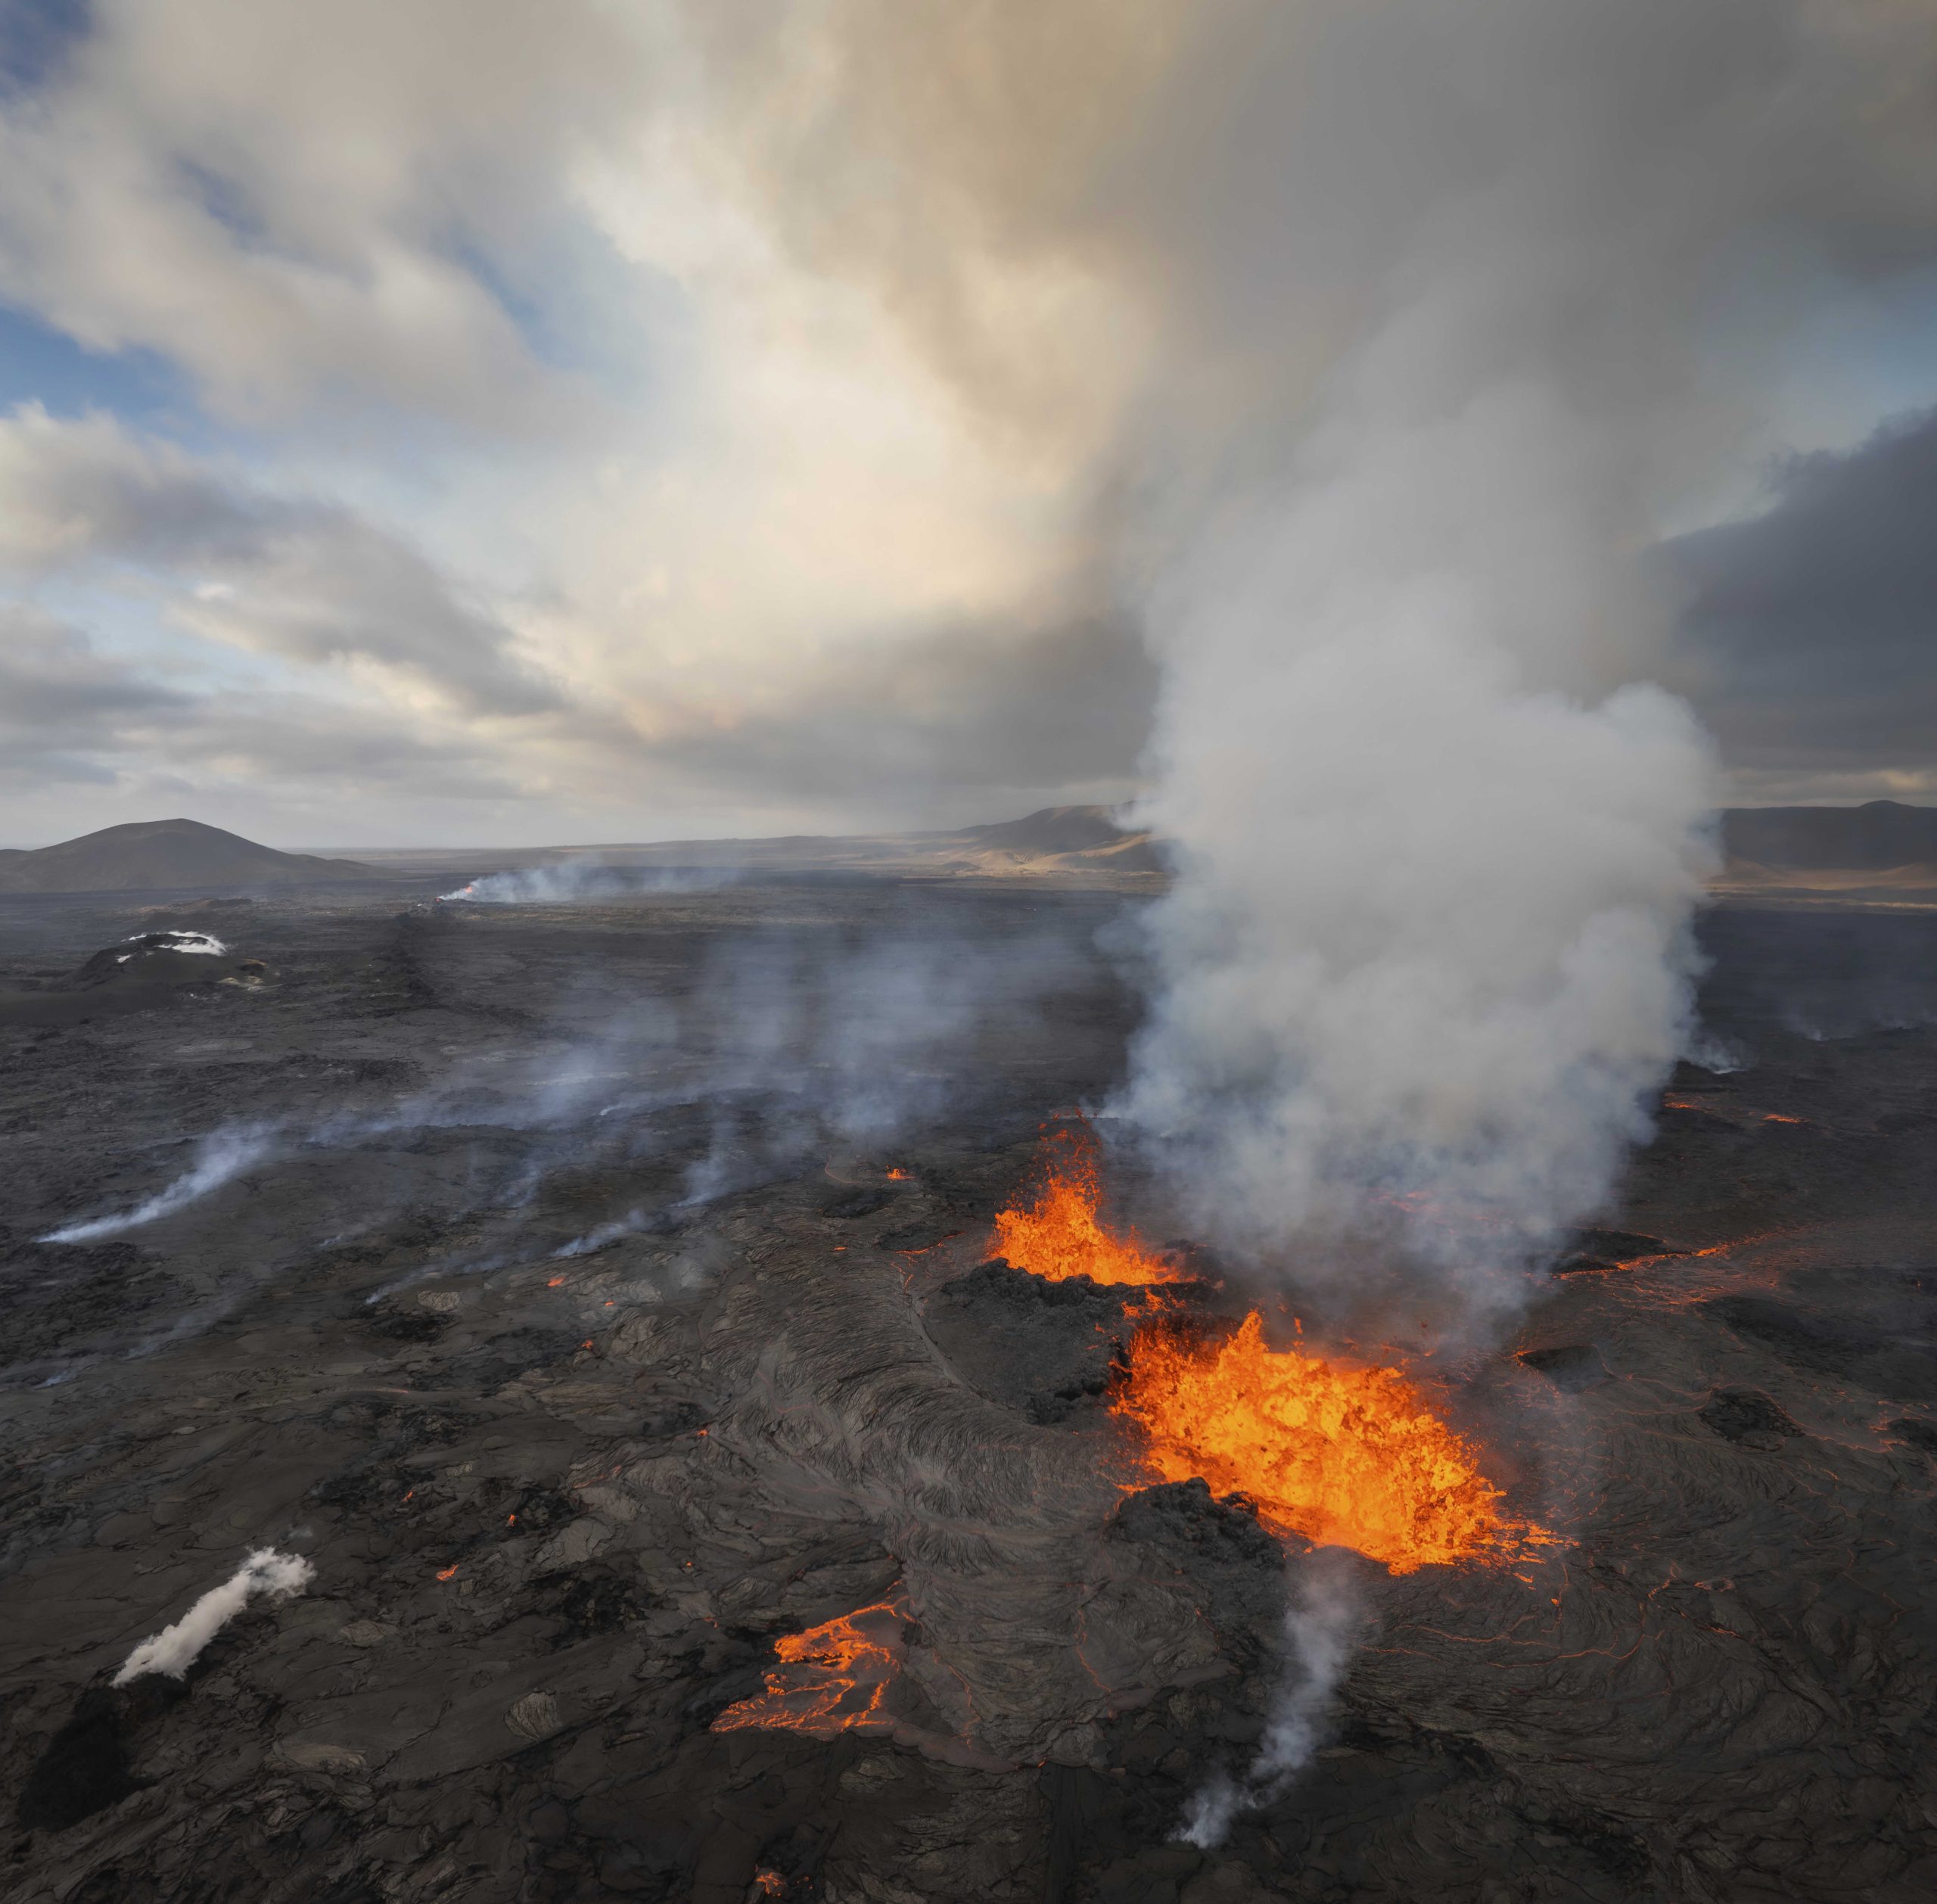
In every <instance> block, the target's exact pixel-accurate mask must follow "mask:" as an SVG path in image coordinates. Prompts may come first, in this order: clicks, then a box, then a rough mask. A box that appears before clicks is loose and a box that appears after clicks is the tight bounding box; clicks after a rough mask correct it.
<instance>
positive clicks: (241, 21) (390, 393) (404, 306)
mask: <svg viewBox="0 0 1937 1904" xmlns="http://www.w3.org/2000/svg"><path fill="white" fill-rule="evenodd" d="M89 25H90V28H91V30H90V31H89V33H87V34H86V37H85V38H83V39H80V40H79V41H78V42H70V44H69V45H67V47H66V48H65V49H64V57H63V58H61V59H59V60H58V61H50V62H43V63H42V64H43V65H44V67H45V70H44V71H43V72H42V74H41V79H42V83H41V84H40V85H39V86H38V87H37V88H36V89H33V90H30V91H27V92H23V93H21V94H19V95H17V96H16V97H15V98H13V99H11V100H10V101H7V102H6V110H5V111H4V113H0V294H4V295H5V296H6V297H8V298H9V299H10V300H11V301H14V302H16V303H21V304H24V305H27V306H30V307H31V308H33V309H34V310H37V311H39V312H41V313H43V314H44V315H45V316H47V317H48V319H50V320H51V322H54V323H55V324H56V325H58V326H59V327H60V328H61V329H62V330H64V331H67V333H68V334H70V335H71V336H73V337H74V338H76V339H77V340H78V341H79V342H81V343H82V344H86V346H88V347H89V348H90V349H92V350H102V351H115V350H126V349H129V348H131V347H141V348H145V349H148V350H154V351H157V352H159V353H161V354H163V356H166V357H167V358H169V359H171V360H172V361H173V362H176V363H179V364H180V365H182V366H183V367H184V368H185V369H186V370H188V372H189V373H190V375H191V376H192V377H193V378H194V379H195V380H196V381H197V383H198V384H199V385H200V387H201V390H202V391H203V392H204V397H205V399H206V400H207V401H208V403H210V405H211V406H212V407H213V408H214V409H216V411H217V412H219V413H221V414H222V415H226V416H229V417H251V418H268V417H287V416H288V415H291V414H293V413H294V412H296V411H297V410H298V409H300V408H302V407H303V406H305V405H306V404H308V403H312V402H314V401H315V400H317V399H318V398H319V397H329V396H331V394H334V395H336V396H338V397H342V396H346V395H347V397H350V399H351V400H353V401H359V402H362V403H375V404H401V405H403V406H406V407H407V408H408V409H411V410H413V411H415V412H420V413H427V414H430V415H441V416H443V417H446V418H452V419H455V420H457V421H459V422H464V423H467V424H470V423H475V424H478V425H487V426H491V427H497V428H507V427H508V428H518V429H521V430H528V429H533V428H543V427H547V426H548V425H550V424H552V423H553V422H555V421H556V413H557V412H558V410H559V409H561V408H562V407H565V406H567V405H568V404H569V403H571V400H572V399H573V396H574V393H573V392H572V391H571V390H570V388H569V387H567V383H566V380H564V379H563V378H560V377H559V376H558V375H556V374H555V373H554V372H552V370H551V369H549V367H548V366H546V364H545V363H544V362H543V361H542V359H541V356H540V355H539V353H538V352H536V351H535V350H534V349H533V347H532V344H531V343H530V340H529V339H528V338H527V336H526V335H525V334H524V331H523V329H522V328H521V324H520V322H519V315H518V297H517V296H516V294H515V290H514V287H515V285H517V284H518V282H519V280H520V278H521V276H522V275H524V274H522V273H521V271H520V269H519V268H518V263H517V262H516V256H517V254H518V251H519V250H520V249H521V248H528V247H529V243H530V234H531V232H532V231H533V229H534V228H536V227H537V226H539V225H541V224H542V223H543V222H544V221H546V219H557V218H559V217H561V216H564V215H566V214H567V211H568V207H567V202H566V201H567V194H568V191H569V173H570V166H571V155H572V154H573V152H574V150H575V149H576V148H577V147H578V146H579V145H580V144H582V143H584V142H589V141H590V140H592V139H594V138H596V136H597V135H598V133H599V129H600V128H601V127H602V126H604V125H605V124H606V123H608V121H609V120H610V117H611V114H612V113H613V111H614V109H615V108H616V107H620V106H622V105H623V104H626V102H627V101H630V100H631V99H632V98H634V97H635V95H636V93H637V92H638V91H639V89H640V88H641V87H642V85H643V83H644V76H645V68H644V66H643V64H642V62H643V60H644V58H645V51H646V49H645V46H644V45H642V43H641V42H640V41H639V37H638V36H636V35H629V34H627V33H624V32H623V31H621V30H618V29H617V28H616V27H614V26H611V25H610V24H608V21H607V19H606V17H605V14H604V13H603V12H602V11H601V10H599V9H598V8H592V7H589V6H568V7H563V8H555V9H544V10H534V9H533V8H529V7H524V6H519V5H503V4H483V5H468V4H465V0H424V4H421V5H413V6H411V7H409V8H394V7H388V6H384V5H381V4H378V0H344V3H343V4H342V5H340V6H335V7H332V8H331V9H330V11H329V13H328V15H327V16H326V17H325V16H319V14H316V12H315V11H313V10H312V9H311V8H307V7H305V6H303V5H301V4H300V0H262V3H261V4H260V5H229V6H222V7H218V8H215V9H213V10H211V9H210V8H206V7H202V6H198V5H195V4H194V0H99V4H97V5H95V7H94V8H92V9H91V17H90V20H89ZM581 396H582V393H581Z"/></svg>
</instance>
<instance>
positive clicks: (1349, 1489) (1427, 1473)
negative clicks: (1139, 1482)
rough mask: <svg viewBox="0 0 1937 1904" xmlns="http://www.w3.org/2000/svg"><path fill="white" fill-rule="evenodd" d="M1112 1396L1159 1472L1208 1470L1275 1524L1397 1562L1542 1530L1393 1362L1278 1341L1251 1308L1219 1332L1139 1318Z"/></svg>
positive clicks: (1473, 1549)
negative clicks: (1272, 1342)
mask: <svg viewBox="0 0 1937 1904" xmlns="http://www.w3.org/2000/svg"><path fill="white" fill-rule="evenodd" d="M1111 1406H1112V1408H1113V1409H1114V1411H1115V1413H1116V1414H1118V1416H1120V1417H1122V1418H1123V1419H1124V1420H1127V1421H1129V1422H1130V1423H1133V1424H1134V1425H1135V1426H1136V1427H1137V1428H1138V1429H1139V1430H1140V1431H1141V1433H1142V1435H1143V1441H1144V1459H1145V1461H1146V1464H1147V1465H1148V1466H1149V1468H1150V1469H1152V1470H1153V1471H1154V1472H1155V1473H1157V1474H1158V1475H1159V1476H1161V1478H1162V1479H1164V1480H1166V1481H1184V1480H1189V1479H1192V1478H1195V1477H1200V1476H1201V1477H1202V1479H1204V1480H1205V1481H1206V1482H1208V1483H1209V1484H1210V1486H1211V1489H1212V1491H1213V1492H1215V1493H1217V1494H1227V1493H1238V1494H1242V1495H1245V1496H1246V1497H1247V1498H1248V1499H1249V1500H1250V1501H1251V1503H1252V1504H1253V1505H1254V1506H1255V1507H1256V1508H1257V1510H1258V1518H1259V1519H1260V1520H1262V1521H1263V1522H1264V1523H1265V1524H1266V1525H1267V1526H1269V1527H1270V1528H1271V1529H1273V1532H1277V1533H1279V1534H1295V1535H1301V1536H1302V1537H1303V1538H1304V1539H1306V1540H1308V1541H1311V1542H1314V1544H1316V1545H1320V1546H1338V1547H1351V1548H1357V1551H1359V1552H1360V1553H1361V1554H1365V1555H1366V1557H1368V1558H1369V1559H1371V1560H1378V1561H1379V1562H1381V1563H1383V1564H1384V1565H1385V1566H1387V1567H1388V1568H1390V1569H1391V1571H1392V1572H1393V1573H1412V1572H1413V1571H1415V1570H1416V1569H1418V1568H1419V1567H1422V1566H1435V1565H1444V1564H1447V1563H1451V1562H1454V1561H1460V1560H1507V1559H1511V1558H1513V1557H1517V1556H1519V1555H1521V1554H1524V1553H1525V1551H1527V1549H1528V1547H1529V1546H1530V1545H1537V1544H1540V1543H1541V1542H1542V1541H1543V1540H1544V1538H1545V1537H1544V1536H1543V1535H1541V1534H1540V1533H1539V1532H1538V1530H1537V1529H1533V1528H1531V1527H1529V1526H1526V1525H1525V1523H1520V1522H1517V1521H1515V1520H1512V1519H1511V1518H1509V1517H1508V1516H1507V1515H1506V1514H1505V1513H1504V1512H1503V1510H1502V1508H1501V1505H1500V1503H1501V1500H1502V1495H1501V1492H1500V1489H1498V1488H1497V1487H1495V1486H1494V1485H1493V1484H1492V1482H1490V1481H1488V1479H1486V1477H1485V1474H1484V1473H1482V1471H1481V1457H1480V1454H1479V1452H1478V1450H1477V1449H1476V1448H1474V1447H1473V1445H1472V1444H1471V1443H1470V1442H1468V1441H1467V1440H1466V1439H1465V1438H1464V1437H1463V1436H1461V1435H1460V1434H1459V1433H1457V1432H1456V1431H1455V1430H1453V1429H1452V1428H1450V1427H1449V1426H1447V1424H1446V1423H1444V1422H1443V1421H1441V1420H1440V1419H1439V1417H1438V1416H1437V1415H1435V1414H1434V1413H1433V1412H1432V1409H1431V1408H1429V1407H1428V1406H1427V1405H1426V1402H1425V1400H1424V1398H1422V1396H1421V1395H1420V1394H1419V1391H1418V1390H1417V1389H1415V1388H1414V1387H1413V1385H1412V1383H1410V1382H1409V1381H1408V1380H1407V1379H1406V1377H1404V1375H1402V1374H1400V1373H1399V1372H1398V1370H1396V1369H1390V1368H1361V1369H1352V1368H1345V1367H1338V1366H1337V1365H1335V1364H1332V1363H1331V1362H1329V1361H1323V1360H1321V1359H1320V1358H1318V1357H1317V1356H1314V1355H1307V1354H1306V1353H1304V1352H1303V1351H1302V1350H1301V1349H1278V1350H1274V1349H1270V1348H1269V1347H1267V1346H1266V1343H1265V1341H1264V1324H1263V1321H1262V1319H1261V1318H1260V1316H1259V1315H1258V1312H1257V1311H1255V1310H1253V1311H1251V1314H1249V1315H1248V1316H1247V1317H1246V1318H1245V1320H1244V1321H1243V1322H1242V1324H1240V1325H1239V1328H1238V1330H1237V1331H1236V1333H1235V1334H1233V1335H1232V1336H1230V1337H1229V1338H1228V1339H1226V1340H1224V1341H1223V1342H1217V1343H1207V1342H1203V1341H1202V1340H1201V1339H1195V1338H1194V1337H1193V1336H1192V1335H1191V1334H1190V1333H1189V1332H1188V1331H1187V1330H1184V1329H1183V1328H1181V1327H1179V1326H1178V1325H1177V1324H1175V1323H1174V1322H1165V1323H1161V1324H1156V1325H1155V1326H1154V1327H1149V1328H1146V1329H1144V1330H1140V1332H1139V1333H1138V1334H1137V1336H1136V1340H1135V1342H1134V1343H1133V1346H1132V1348H1131V1351H1130V1374H1129V1377H1128V1379H1127V1380H1126V1381H1125V1382H1124V1383H1123V1385H1122V1386H1121V1387H1120V1388H1119V1389H1118V1391H1117V1392H1116V1394H1115V1396H1114V1397H1113V1398H1112V1403H1111Z"/></svg>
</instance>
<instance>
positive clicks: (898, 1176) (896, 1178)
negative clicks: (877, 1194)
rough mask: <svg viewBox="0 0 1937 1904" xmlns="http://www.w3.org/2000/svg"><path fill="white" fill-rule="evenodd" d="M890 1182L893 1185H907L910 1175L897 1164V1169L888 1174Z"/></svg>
mask: <svg viewBox="0 0 1937 1904" xmlns="http://www.w3.org/2000/svg"><path fill="white" fill-rule="evenodd" d="M888 1181H889V1182H890V1183H891V1184H905V1183H906V1182H907V1181H908V1173H907V1171H905V1170H903V1168H901V1166H900V1165H899V1164H897V1165H895V1167H894V1168H893V1169H892V1170H891V1171H889V1172H888Z"/></svg>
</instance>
